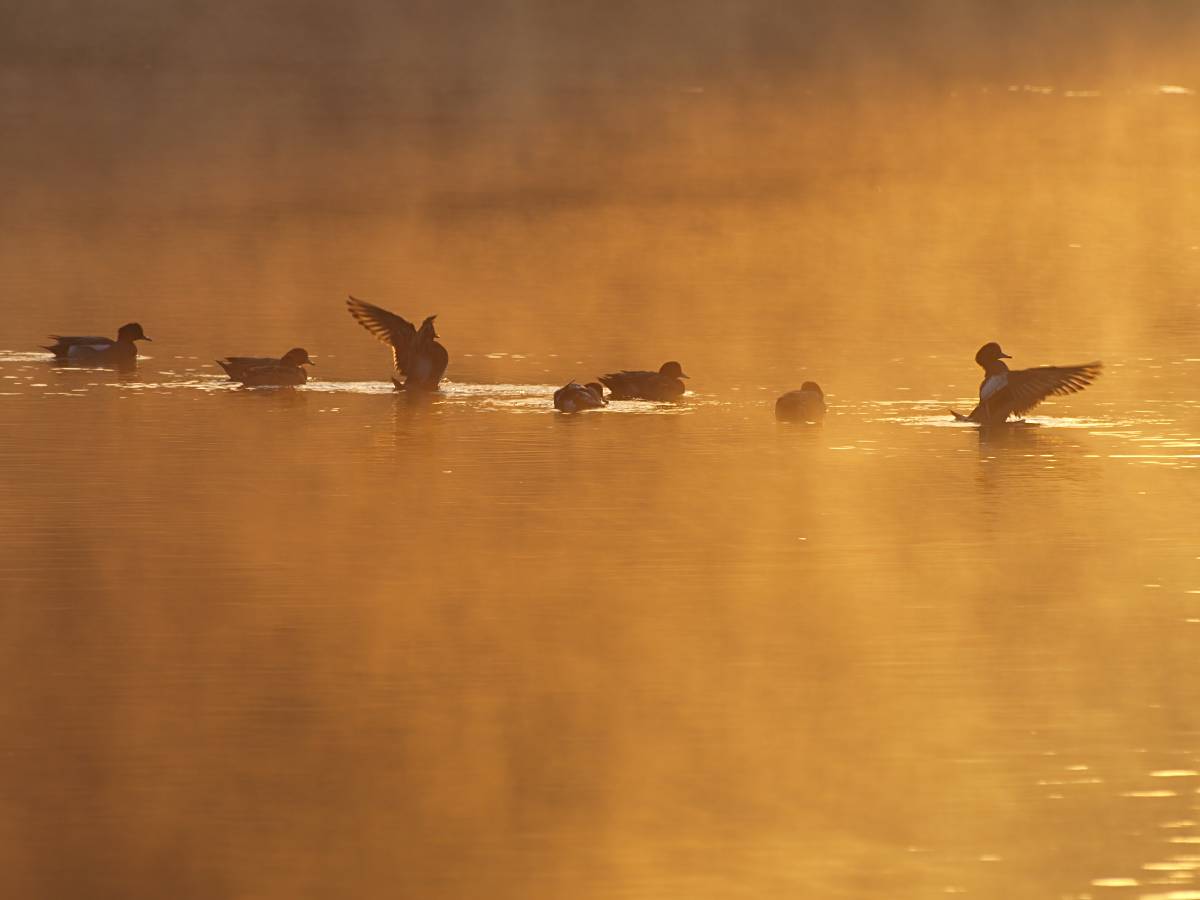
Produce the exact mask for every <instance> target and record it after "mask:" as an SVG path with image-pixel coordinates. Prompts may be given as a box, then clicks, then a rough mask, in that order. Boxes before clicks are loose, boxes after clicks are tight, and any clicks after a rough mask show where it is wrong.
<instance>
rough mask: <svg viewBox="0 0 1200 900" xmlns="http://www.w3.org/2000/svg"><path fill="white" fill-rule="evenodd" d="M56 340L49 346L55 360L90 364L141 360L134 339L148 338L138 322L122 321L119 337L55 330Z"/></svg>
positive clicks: (103, 364) (129, 362) (99, 364)
mask: <svg viewBox="0 0 1200 900" xmlns="http://www.w3.org/2000/svg"><path fill="white" fill-rule="evenodd" d="M50 340H52V341H54V342H55V343H54V344H53V345H52V346H48V347H46V348H45V349H47V350H49V351H50V352H51V353H53V354H54V360H55V362H69V363H75V364H77V365H87V366H107V365H112V366H121V365H124V366H130V365H133V364H134V363H135V362H136V361H137V345H136V344H134V341H148V340H150V338H148V337H146V335H145V334H144V333H143V332H142V326H141V325H139V324H138V323H137V322H130V323H129V324H128V325H122V326H121V328H120V329H119V330H118V331H117V339H116V340H115V341H114V340H113V339H112V338H106V337H76V336H66V335H58V334H52V335H50Z"/></svg>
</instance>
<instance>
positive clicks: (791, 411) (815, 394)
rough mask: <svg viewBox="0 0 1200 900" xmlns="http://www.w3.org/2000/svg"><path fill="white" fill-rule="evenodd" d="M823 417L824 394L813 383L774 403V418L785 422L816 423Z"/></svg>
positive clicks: (801, 386)
mask: <svg viewBox="0 0 1200 900" xmlns="http://www.w3.org/2000/svg"><path fill="white" fill-rule="evenodd" d="M824 417H825V394H824V393H823V392H822V391H821V388H820V387H819V386H818V385H817V383H816V382H815V381H806V382H804V384H802V385H800V390H798V391H788V392H787V393H786V394H784V395H783V396H782V397H780V398H779V399H778V400H776V401H775V418H777V419H781V420H783V421H785V422H816V421H818V420H819V419H822V418H824Z"/></svg>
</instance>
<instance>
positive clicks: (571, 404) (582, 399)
mask: <svg viewBox="0 0 1200 900" xmlns="http://www.w3.org/2000/svg"><path fill="white" fill-rule="evenodd" d="M607 404H608V401H607V400H605V399H604V388H603V387H602V386H601V385H599V384H597V383H596V382H594V381H589V382H588V383H587V384H580V383H579V382H578V381H572V382H571V383H570V384H565V385H563V386H562V387H560V388H559V389H558V390H557V391H555V392H554V408H555V409H558V410H561V411H562V412H565V413H573V412H579V411H581V410H584V409H599V408H600V407H602V406H606V405H607Z"/></svg>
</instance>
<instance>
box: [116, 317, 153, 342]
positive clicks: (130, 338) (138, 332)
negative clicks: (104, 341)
mask: <svg viewBox="0 0 1200 900" xmlns="http://www.w3.org/2000/svg"><path fill="white" fill-rule="evenodd" d="M117 340H118V341H124V342H126V343H130V344H132V343H133V342H134V341H148V340H150V338H148V337H146V333H145V332H144V331H142V326H141V325H139V324H138V323H137V322H130V323H129V324H128V325H122V326H121V327H120V329H119V330H118V331H117Z"/></svg>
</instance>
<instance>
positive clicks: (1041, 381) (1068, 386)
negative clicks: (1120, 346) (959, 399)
mask: <svg viewBox="0 0 1200 900" xmlns="http://www.w3.org/2000/svg"><path fill="white" fill-rule="evenodd" d="M1100 369H1101V363H1098V362H1091V363H1084V364H1082V365H1078V366H1039V367H1037V368H1036V369H1018V370H1017V371H1015V372H1009V373H1008V383H1007V384H1006V385H1004V387H1002V388H1000V389H999V390H997V391H996V392H995V393H993V394H992V395H990V396H989V397H987V399H986V400H985V401H984V403H986V405H987V406H988V407H989V410H990V412H991V413H992V414H993V415H995V416H998V415H999V414H1000V413H1001V412H1003V413H1004V418H1007V417H1008V416H1009V415H1018V416H1019V415H1021V414H1022V413H1026V412H1028V411H1029V410H1031V409H1033V408H1034V407H1035V406H1037V405H1038V404H1039V403H1041V402H1042V401H1043V400H1045V399H1046V398H1047V397H1053V396H1058V395H1063V394H1074V393H1076V392H1077V391H1082V390H1083V389H1084V388H1085V387H1087V386H1088V385H1089V384H1091V383H1092V382H1093V381H1095V380H1096V379H1097V378H1099V377H1100ZM980 405H981V406H982V405H984V404H982V403H981V404H980Z"/></svg>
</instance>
